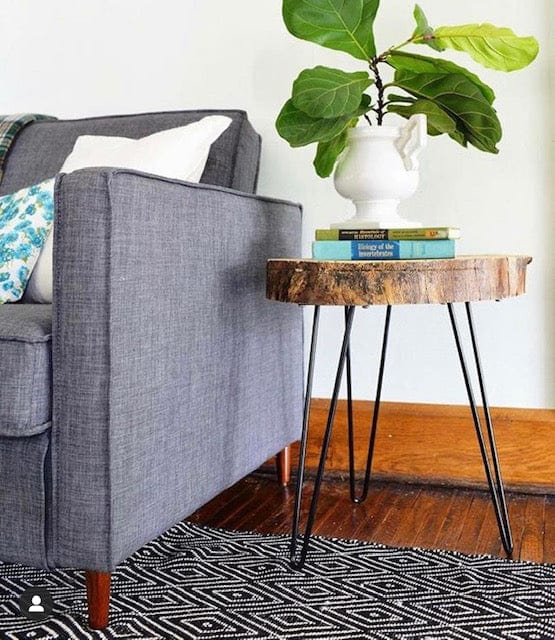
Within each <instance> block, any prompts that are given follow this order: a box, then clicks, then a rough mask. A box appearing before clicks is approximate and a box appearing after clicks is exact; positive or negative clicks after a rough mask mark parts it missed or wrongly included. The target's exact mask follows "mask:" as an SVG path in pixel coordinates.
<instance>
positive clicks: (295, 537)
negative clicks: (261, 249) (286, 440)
mask: <svg viewBox="0 0 555 640" xmlns="http://www.w3.org/2000/svg"><path fill="white" fill-rule="evenodd" d="M354 315H355V307H347V310H346V320H345V332H344V334H343V343H342V345H341V352H340V354H339V362H338V364H337V372H336V375H335V384H334V387H333V394H332V399H331V403H330V408H329V412H328V420H327V424H326V430H325V433H324V439H323V442H322V449H321V451H320V461H319V464H318V470H317V472H316V479H315V480H314V489H313V491H312V498H311V501H310V508H309V512H308V518H307V523H306V528H305V531H304V534H303V535H302V547H301V551H300V555H299V558H298V559H297V553H296V551H297V543H298V542H299V538H300V537H301V536H299V520H300V513H301V499H302V491H303V480H304V466H305V458H306V445H307V440H308V422H309V416H310V400H311V395H312V378H313V374H314V358H315V352H316V339H317V333H318V316H319V307H315V308H314V323H313V326H312V340H311V344H310V358H309V365H308V377H307V384H306V394H305V404H304V415H303V429H302V435H301V452H300V456H299V472H298V475H297V489H296V495H295V511H294V514H293V532H292V536H291V547H290V557H291V566H292V567H293V569H301V568H302V567H303V566H304V563H305V560H306V553H307V551H308V544H309V542H310V534H311V532H312V527H313V525H314V518H315V517H316V507H317V505H318V497H319V495H320V487H321V485H322V478H323V476H324V468H325V465H326V457H327V454H328V448H329V444H330V439H331V432H332V427H333V421H334V417H335V411H336V408H337V399H338V397H339V389H340V387H341V378H342V377H343V368H344V366H345V360H346V356H347V351H348V348H349V339H350V335H351V327H352V325H353V318H354Z"/></svg>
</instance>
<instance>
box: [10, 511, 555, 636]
mask: <svg viewBox="0 0 555 640" xmlns="http://www.w3.org/2000/svg"><path fill="white" fill-rule="evenodd" d="M288 544H289V538H288V536H270V535H261V534H256V533H240V532H231V531H224V530H221V529H210V528H207V527H201V526H198V525H194V524H191V523H182V524H179V525H177V526H176V527H173V528H172V529H171V530H170V531H168V532H167V533H166V534H164V535H163V536H161V537H160V538H158V539H157V540H155V541H154V542H152V543H150V544H148V545H146V546H145V547H143V548H142V549H140V550H139V551H138V552H137V553H135V554H134V555H133V556H132V557H131V558H129V559H128V560H127V561H126V562H125V563H124V564H122V565H121V566H120V567H119V568H118V570H117V572H116V573H115V574H114V575H113V586H112V600H111V608H110V620H111V623H110V627H109V628H108V629H107V630H105V631H95V632H93V631H90V630H89V629H88V627H87V622H86V597H85V585H84V576H83V574H82V573H81V572H78V571H54V572H51V573H48V572H45V571H40V570H32V569H29V568H26V567H21V566H19V565H2V564H0V638H2V640H116V639H117V640H174V639H175V640H188V639H191V640H216V639H218V640H219V639H231V638H232V639H234V640H240V639H243V638H244V639H246V638H253V639H254V638H256V639H264V640H266V639H270V638H280V639H284V640H288V639H290V640H293V639H294V640H310V639H315V640H340V639H341V640H355V639H358V638H369V639H372V640H451V639H459V638H460V639H461V640H462V639H465V640H494V639H495V640H498V639H499V640H501V639H503V640H554V639H555V565H545V564H532V563H526V562H512V561H508V560H501V559H499V558H493V557H489V556H468V555H463V554H459V553H454V552H444V551H428V550H422V549H396V548H392V547H385V546H382V545H377V544H371V543H365V542H358V541H353V540H337V539H330V538H319V537H315V538H314V539H313V541H312V543H311V547H310V551H309V555H308V558H307V563H306V567H305V569H304V570H303V571H300V572H297V571H293V570H291V569H290V567H289V564H288V560H287V554H288ZM30 587H42V588H46V589H47V590H48V591H49V593H50V594H51V595H52V598H53V602H54V613H53V615H52V616H51V617H50V618H48V619H46V620H44V621H42V622H34V621H31V620H28V619H26V618H24V617H22V615H21V614H20V612H19V608H18V597H19V595H20V594H21V593H22V592H23V591H25V590H26V589H28V588H30Z"/></svg>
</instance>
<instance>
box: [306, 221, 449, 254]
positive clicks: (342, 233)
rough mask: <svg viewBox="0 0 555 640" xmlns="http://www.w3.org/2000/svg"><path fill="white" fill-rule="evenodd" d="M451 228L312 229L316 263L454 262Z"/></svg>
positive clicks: (313, 251)
mask: <svg viewBox="0 0 555 640" xmlns="http://www.w3.org/2000/svg"><path fill="white" fill-rule="evenodd" d="M459 237H460V231H459V229H457V228H455V227H422V228H419V229H316V240H315V241H314V242H313V243H312V257H313V258H315V259H317V260H412V259H417V258H454V257H455V240H456V239H457V238H459Z"/></svg>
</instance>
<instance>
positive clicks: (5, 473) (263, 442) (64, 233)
mask: <svg viewBox="0 0 555 640" xmlns="http://www.w3.org/2000/svg"><path fill="white" fill-rule="evenodd" d="M209 113H215V112H204V111H203V112H192V111H191V112H171V113H155V114H146V115H132V116H118V117H106V118H89V119H84V120H66V121H63V120H58V121H40V122H36V123H33V124H31V125H28V126H27V127H26V128H25V129H24V130H23V131H22V132H21V133H20V134H19V136H18V138H17V140H16V142H15V143H14V145H13V147H12V149H11V151H10V154H9V156H8V158H7V162H6V165H5V174H4V178H3V180H2V183H1V186H0V194H5V193H10V192H13V191H15V190H17V189H18V188H20V187H23V186H26V185H29V184H33V183H35V182H38V181H40V180H43V179H45V178H47V177H49V176H52V175H55V174H56V172H57V171H59V168H60V167H61V165H62V163H63V160H64V158H65V157H66V156H67V154H68V153H69V152H70V151H71V148H72V146H73V143H74V141H75V139H76V137H77V136H79V135H82V134H103V135H111V134H112V135H123V136H128V137H141V136H144V135H148V134H149V133H152V132H155V131H159V130H162V129H169V128H171V127H175V126H179V125H182V124H187V123H188V122H192V121H194V120H198V119H200V118H201V117H202V116H204V115H207V114H209ZM224 113H225V114H226V115H228V116H230V117H231V118H232V119H233V122H232V124H231V126H230V127H229V129H228V130H227V131H226V132H225V133H224V134H223V135H222V136H221V137H220V138H219V139H218V140H217V141H216V143H214V145H213V146H212V150H211V153H210V156H209V159H208V162H207V165H206V169H205V171H204V174H203V177H202V183H201V184H190V183H185V182H179V181H175V180H168V179H163V178H159V177H156V176H153V175H147V174H142V173H138V172H133V171H126V170H120V169H114V168H105V169H83V170H80V171H76V172H74V173H70V174H66V175H61V176H59V177H58V178H57V181H56V188H55V203H56V204H55V206H56V217H55V236H54V301H53V304H52V305H33V304H22V303H17V304H5V305H2V306H0V378H1V385H0V509H1V513H2V518H1V521H0V560H1V561H3V562H8V563H9V562H15V563H21V564H26V565H30V566H36V567H46V568H54V567H74V568H77V569H83V570H85V571H87V583H88V591H89V615H90V621H91V625H92V626H94V627H102V626H104V625H105V624H106V623H107V612H108V597H109V578H110V575H109V574H110V572H112V571H113V570H114V569H115V568H116V566H117V565H118V563H119V562H121V561H122V560H123V559H125V558H126V557H127V556H128V555H130V554H132V553H133V552H134V551H135V550H136V549H138V548H139V547H140V546H141V545H143V544H144V543H146V542H148V541H150V540H151V539H153V538H155V537H156V536H158V535H159V534H160V533H162V532H163V531H165V530H166V529H168V528H169V527H170V526H172V525H173V524H174V523H176V522H178V521H179V520H180V519H182V518H184V517H186V516H187V515H189V514H190V513H191V512H193V511H194V510H195V509H197V508H198V507H200V506H201V505H202V504H203V503H205V502H207V501H208V500H210V499H211V498H212V497H213V496H214V495H216V494H218V493H219V492H221V491H222V490H223V489H225V488H226V487H228V486H230V485H231V484H233V483H234V482H236V481H237V480H239V479H240V478H241V477H242V476H244V475H246V474H247V473H249V472H250V471H252V470H253V469H255V468H256V467H257V466H259V465H260V464H261V463H262V462H264V461H265V460H266V459H268V458H269V457H271V456H272V455H274V454H276V453H278V452H280V451H281V450H282V449H283V448H284V447H286V445H288V444H289V443H290V442H291V441H293V440H295V439H296V438H297V437H298V426H299V425H300V424H301V411H302V364H301V357H302V345H301V341H302V321H301V314H300V310H298V309H295V308H289V306H287V305H274V304H272V303H271V302H268V301H266V300H265V295H264V286H265V261H266V259H267V258H270V257H276V256H296V255H298V254H299V251H300V237H301V234H300V210H299V207H298V206H296V205H293V204H290V203H287V202H283V201H278V200H272V199H269V198H262V197H257V196H255V195H252V194H253V192H254V190H255V186H256V179H257V170H258V160H259V150H260V141H259V137H258V135H257V134H256V133H255V132H254V130H253V129H252V127H251V125H250V124H249V122H248V120H247V117H246V115H245V113H243V112H240V111H226V112H224Z"/></svg>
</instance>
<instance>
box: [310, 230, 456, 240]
mask: <svg viewBox="0 0 555 640" xmlns="http://www.w3.org/2000/svg"><path fill="white" fill-rule="evenodd" d="M460 235H461V232H460V229H457V228H456V227H421V228H416V229H316V238H315V239H316V240H456V239H457V238H460Z"/></svg>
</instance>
